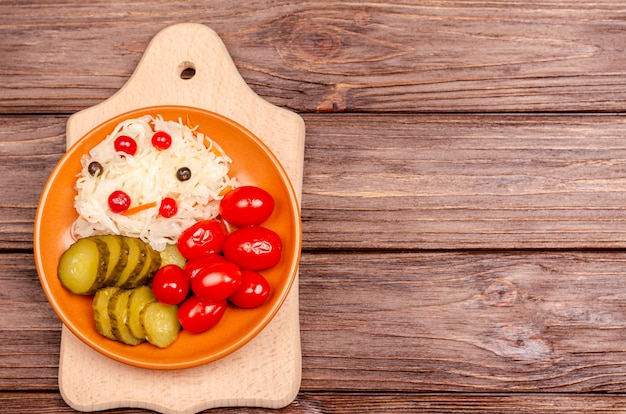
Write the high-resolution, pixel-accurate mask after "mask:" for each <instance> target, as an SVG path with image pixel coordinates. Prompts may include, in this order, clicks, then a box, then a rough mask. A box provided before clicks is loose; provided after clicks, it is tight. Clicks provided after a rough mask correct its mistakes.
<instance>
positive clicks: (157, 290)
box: [152, 264, 189, 305]
mask: <svg viewBox="0 0 626 414" xmlns="http://www.w3.org/2000/svg"><path fill="white" fill-rule="evenodd" d="M152 293H153V294H154V297H155V298H156V299H157V300H158V301H159V302H162V303H165V304H167V305H178V304H179V303H181V302H182V301H183V300H185V298H186V297H187V293H189V282H188V281H187V275H186V274H185V272H184V271H183V269H181V268H180V267H179V266H178V265H175V264H169V265H165V266H163V267H162V268H160V269H159V270H158V271H157V272H156V273H155V274H154V277H153V278H152Z"/></svg>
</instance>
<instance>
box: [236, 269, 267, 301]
mask: <svg viewBox="0 0 626 414" xmlns="http://www.w3.org/2000/svg"><path fill="white" fill-rule="evenodd" d="M269 294H270V284H269V283H268V281H267V279H265V277H263V275H262V274H260V273H257V272H255V271H252V270H242V271H241V286H239V289H237V290H236V291H235V293H233V294H232V295H230V296H229V297H228V300H229V301H230V302H231V303H233V304H234V305H236V306H238V307H240V308H245V309H252V308H257V307H259V306H261V305H262V304H264V303H265V301H266V300H267V297H268V296H269Z"/></svg>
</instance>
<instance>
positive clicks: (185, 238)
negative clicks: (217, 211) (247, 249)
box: [178, 220, 226, 260]
mask: <svg viewBox="0 0 626 414" xmlns="http://www.w3.org/2000/svg"><path fill="white" fill-rule="evenodd" d="M225 238H226V229H225V228H224V225H223V224H222V222H220V221H218V220H203V221H199V222H197V223H196V224H193V225H192V226H191V227H189V228H187V229H186V230H184V231H183V232H182V234H181V235H180V237H179V238H178V250H179V251H180V254H182V255H183V257H184V258H185V259H187V260H190V259H193V258H196V257H200V256H204V255H207V254H213V253H218V252H219V251H220V250H222V245H223V244H224V239H225Z"/></svg>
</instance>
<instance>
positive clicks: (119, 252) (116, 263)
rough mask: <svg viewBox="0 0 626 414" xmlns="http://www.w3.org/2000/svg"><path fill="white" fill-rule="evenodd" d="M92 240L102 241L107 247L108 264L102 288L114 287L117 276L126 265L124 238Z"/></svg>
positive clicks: (106, 236) (101, 237) (105, 237)
mask: <svg viewBox="0 0 626 414" xmlns="http://www.w3.org/2000/svg"><path fill="white" fill-rule="evenodd" d="M93 238H94V239H98V240H102V241H103V242H105V243H106V244H107V246H108V247H109V258H108V260H109V263H108V265H107V277H106V279H105V280H104V282H103V285H104V286H115V285H116V282H117V279H118V278H119V275H120V274H121V273H122V271H123V270H124V269H125V268H126V264H127V263H128V244H127V243H126V238H125V237H122V236H117V235H109V234H107V235H101V236H93Z"/></svg>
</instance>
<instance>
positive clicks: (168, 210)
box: [159, 197, 178, 218]
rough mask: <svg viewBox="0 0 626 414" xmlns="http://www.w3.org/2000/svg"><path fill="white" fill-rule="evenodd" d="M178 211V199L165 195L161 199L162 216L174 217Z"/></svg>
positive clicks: (160, 210)
mask: <svg viewBox="0 0 626 414" xmlns="http://www.w3.org/2000/svg"><path fill="white" fill-rule="evenodd" d="M177 211H178V205H177V204H176V200H174V199H173V198H170V197H165V198H164V199H163V200H161V205H160V206H159V214H160V215H161V216H162V217H165V218H170V217H174V216H175V215H176V212H177Z"/></svg>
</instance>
